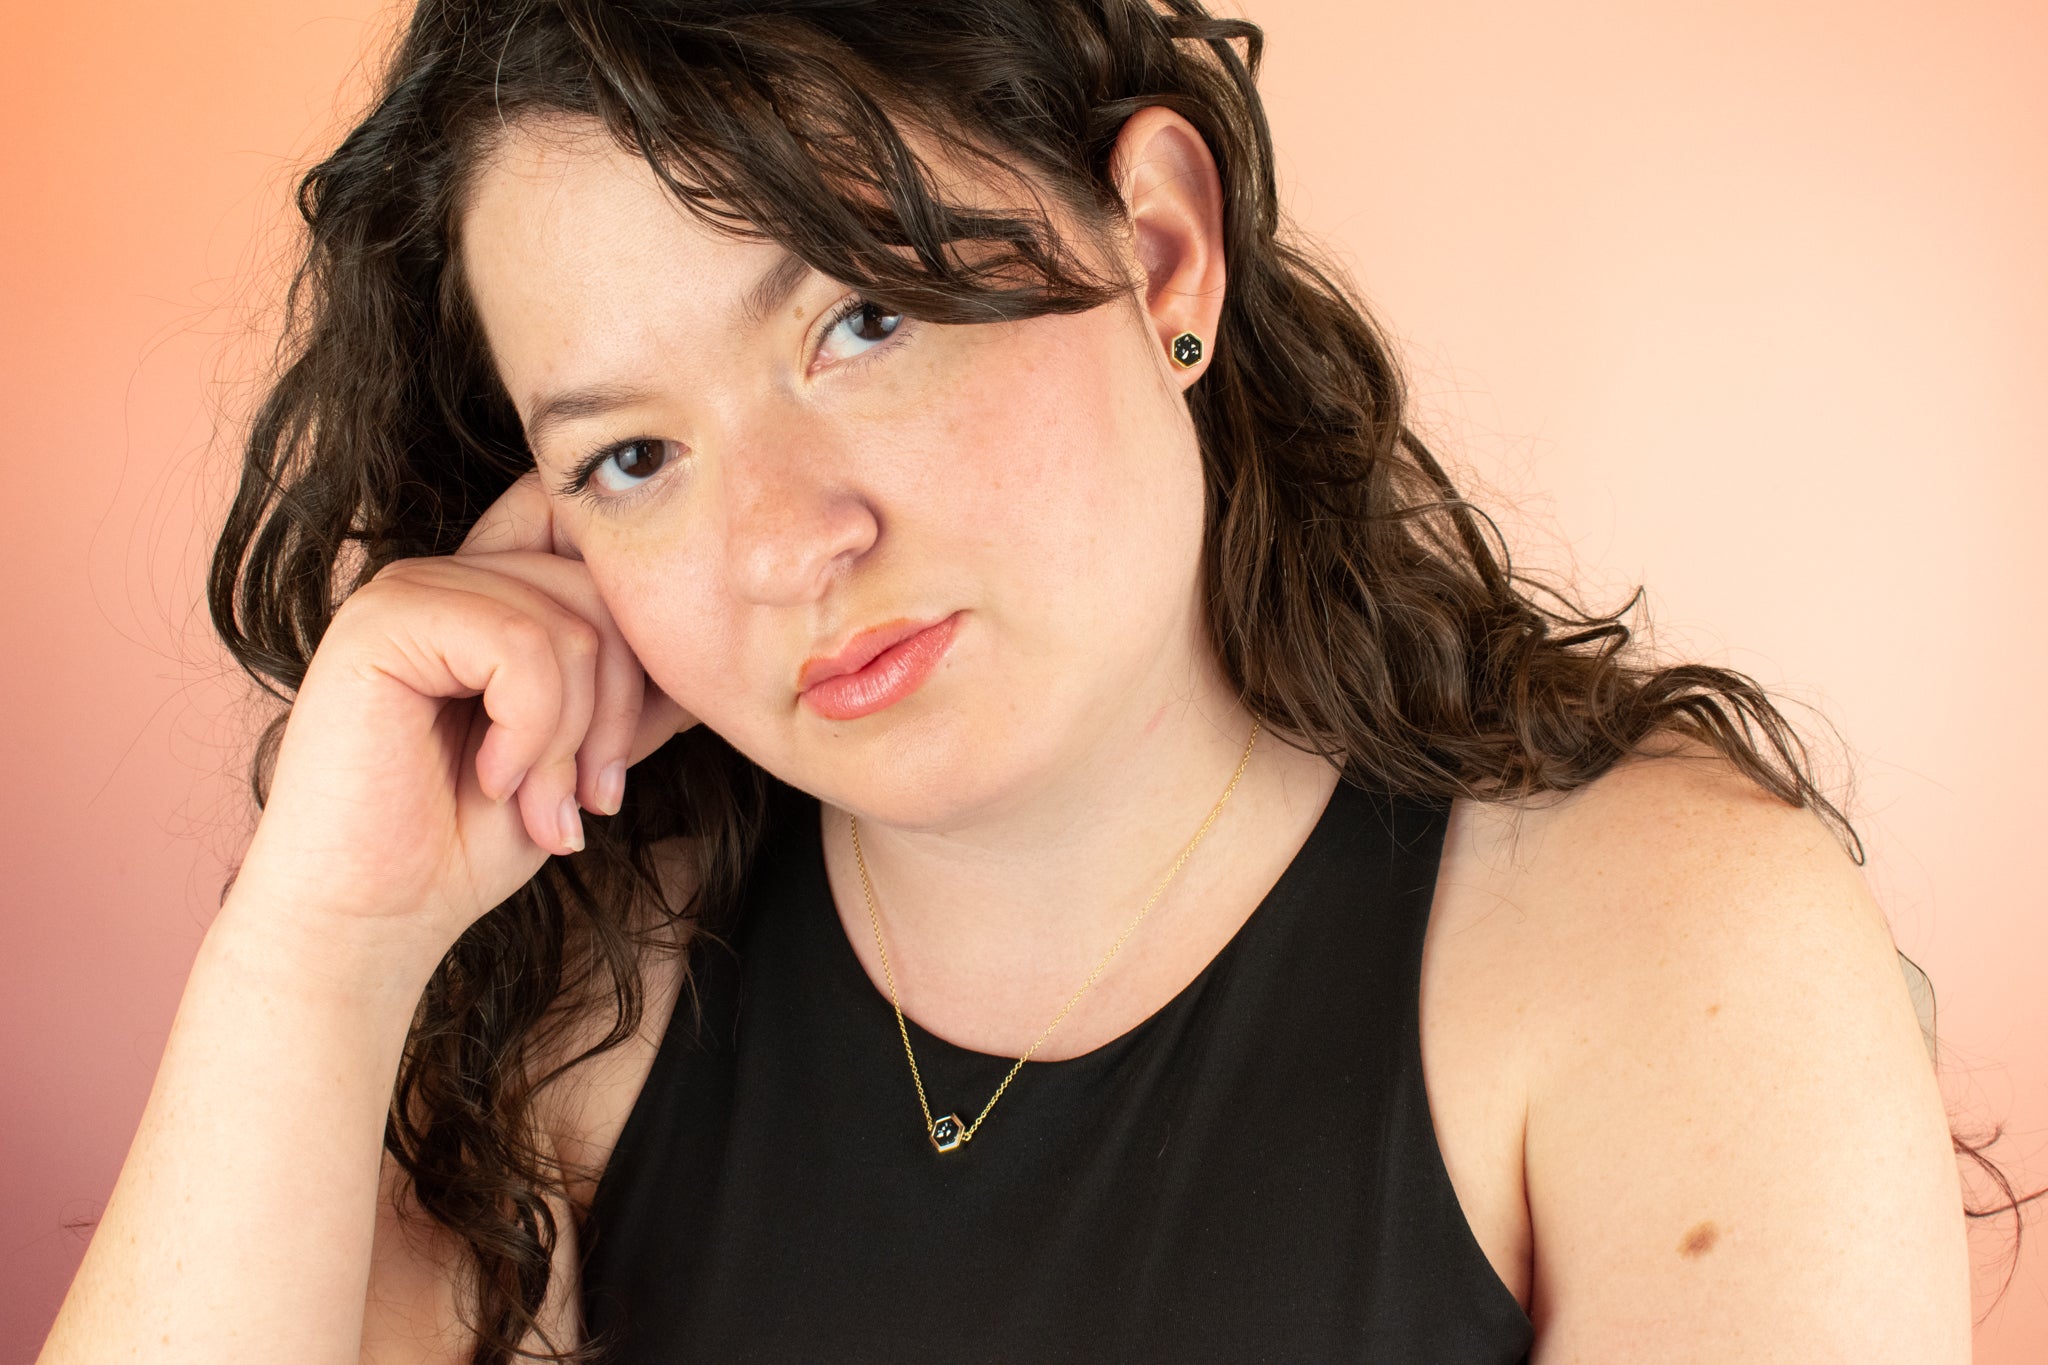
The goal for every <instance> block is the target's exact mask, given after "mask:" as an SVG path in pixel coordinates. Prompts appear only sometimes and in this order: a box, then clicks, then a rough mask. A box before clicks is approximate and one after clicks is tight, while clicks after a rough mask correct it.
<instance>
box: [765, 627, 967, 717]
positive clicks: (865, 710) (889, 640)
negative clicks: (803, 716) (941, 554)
mask: <svg viewBox="0 0 2048 1365" xmlns="http://www.w3.org/2000/svg"><path fill="white" fill-rule="evenodd" d="M959 620H960V613H959V612H957V611H956V612H954V613H953V614H952V615H951V616H948V617H946V618H945V619H944V620H942V621H935V622H933V623H932V624H930V625H926V626H920V625H918V623H916V622H915V621H891V622H889V623H888V624H887V625H882V626H876V627H875V628H874V629H872V630H864V631H862V632H861V633H860V634H858V635H856V636H854V637H853V639H851V640H849V641H848V642H847V644H846V647H845V648H844V649H842V650H840V651H839V652H838V653H837V654H834V655H831V656H829V657H827V658H818V659H809V660H806V661H805V663H804V666H803V668H802V670H801V671H800V672H799V673H798V675H797V676H798V684H799V686H800V687H801V688H802V694H801V695H802V699H803V701H804V703H805V704H806V705H807V706H809V707H810V708H811V710H813V711H815V712H817V713H818V714H819V715H821V716H823V717H824V718H825V719H826V720H857V719H859V718H860V717H862V716H867V715H872V714H874V713H875V712H877V711H879V710H881V709H882V708H883V707H885V706H893V705H895V704H896V703H897V702H899V701H901V700H903V699H904V698H905V697H907V696H909V695H910V694H911V693H912V692H915V691H916V690H917V689H918V687H919V686H920V685H921V684H922V683H923V682H924V680H925V678H926V677H928V676H930V674H931V671H932V669H934V668H936V667H937V666H938V662H939V659H940V658H941V657H942V656H944V654H945V652H946V649H947V647H948V646H949V645H951V644H952V643H953V628H954V627H955V626H956V625H957V624H958V623H959Z"/></svg>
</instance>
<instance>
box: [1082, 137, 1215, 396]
mask: <svg viewBox="0 0 2048 1365" xmlns="http://www.w3.org/2000/svg"><path fill="white" fill-rule="evenodd" d="M1110 174H1111V176H1112V177H1114V179H1115V182H1116V186H1117V189H1118V191H1119V192H1120V193H1121V194H1122V195H1123V200H1124V206H1125V210H1126V212H1127V213H1128V214H1129V216H1130V221H1131V227H1132V230H1133V233H1134V241H1133V243H1132V245H1133V246H1134V247H1135V249H1136V251H1137V256H1138V266H1139V268H1140V270H1141V272H1142V274H1143V277H1144V280H1145V313H1146V316H1147V318H1148V320H1149V321H1150V324H1151V327H1152V330H1153V332H1154V333H1155V334H1156V338H1157V341H1158V346H1159V362H1160V364H1161V365H1162V366H1163V367H1164V368H1165V369H1166V370H1167V372H1168V373H1170V374H1171V375H1172V376H1173V378H1174V380H1175V382H1176V383H1177V385H1178V386H1179V387H1181V388H1183V389H1185V388H1186V387H1187V386H1188V385H1190V384H1192V383H1194V382H1195V380H1196V379H1198V378H1200V377H1201V374H1202V371H1204V370H1205V369H1207V368H1208V365H1209V356H1210V354H1211V353H1212V352H1213V351H1214V350H1215V347H1216V322H1217V319H1218V318H1219V317H1221V316H1222V314H1223V283H1224V267H1223V185H1222V182H1221V181H1220V180H1219V179H1218V177H1217V175H1216V159H1215V158H1214V157H1213V156H1211V155H1210V154H1209V144H1208V143H1206V142H1204V141H1203V140H1202V135H1201V134H1200V133H1198V132H1196V131H1195V126H1194V125H1193V124H1191V123H1189V122H1188V121H1187V120H1186V119H1184V118H1182V117H1181V116H1180V115H1179V114H1176V113H1174V112H1173V111H1172V110H1171V109H1165V108H1161V107H1159V106H1157V105H1154V106H1151V107H1149V108H1145V109H1140V110H1139V111H1138V112H1137V113H1135V114H1133V115H1131V117H1130V118H1129V119H1127V120H1125V122H1124V126H1123V130H1122V131H1121V132H1119V133H1118V134H1117V139H1116V146H1115V148H1114V149H1113V150H1112V151H1111V153H1110ZM1182 332H1193V333H1194V334H1195V335H1196V336H1197V337H1199V338H1201V342H1202V358H1201V359H1200V360H1198V361H1196V362H1195V363H1194V364H1193V365H1192V366H1190V367H1186V368H1183V367H1182V366H1180V365H1177V364H1174V363H1172V362H1171V360H1170V359H1169V357H1170V355H1171V353H1172V351H1171V348H1172V346H1173V340H1174V338H1175V337H1177V336H1179V335H1180V334H1181V333H1182Z"/></svg>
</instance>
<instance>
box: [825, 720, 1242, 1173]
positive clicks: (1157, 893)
mask: <svg viewBox="0 0 2048 1365" xmlns="http://www.w3.org/2000/svg"><path fill="white" fill-rule="evenodd" d="M1258 742H1259V723H1258V722H1257V721H1256V720H1255V721H1253V722H1252V737H1251V738H1250V739H1248V740H1246V741H1245V744H1244V756H1243V757H1241V758H1239V759H1238V760H1237V771H1236V772H1235V773H1233V774H1231V777H1230V785H1229V786H1227V787H1225V788H1224V789H1223V795H1222V796H1220V797H1218V798H1216V804H1215V805H1214V806H1212V807H1210V809H1209V818H1208V819H1206V820H1204V821H1202V827H1201V828H1200V829H1198V830H1196V831H1195V837H1194V838H1192V839H1190V840H1189V841H1188V846H1187V847H1186V848H1184V849H1182V850H1181V851H1180V857H1178V858H1176V859H1174V863H1173V866H1172V867H1170V868H1168V869H1167V870H1166V875H1165V876H1164V877H1162V878H1160V880H1159V885H1158V886H1157V887H1156V888H1154V889H1153V892H1152V897H1151V899H1150V900H1148V901H1146V902H1145V906H1144V909H1142V910H1140V911H1138V915H1137V918H1136V919H1133V920H1132V921H1131V922H1130V925H1129V927H1128V928H1126V929H1125V930H1124V931H1123V932H1122V933H1121V934H1118V935H1117V939H1116V942H1114V943H1112V944H1110V945H1109V951H1108V952H1106V953H1104V954H1103V955H1102V961H1100V962H1098V963H1096V964H1095V970H1094V971H1092V972H1090V973H1088V979H1087V980H1086V981H1084V982H1082V983H1081V989H1080V990H1078V991H1075V992H1074V994H1073V997H1072V998H1071V999H1069V1000H1068V1001H1067V1003H1066V1004H1065V1005H1063V1006H1061V1007H1060V1012H1059V1013H1058V1014H1055V1015H1054V1016H1053V1018H1052V1022H1051V1023H1050V1024H1047V1025H1046V1026H1045V1032H1043V1033H1041V1034H1039V1035H1038V1042H1036V1043H1033V1044H1032V1045H1031V1046H1030V1047H1029V1048H1028V1049H1026V1050H1025V1053H1024V1055H1023V1056H1022V1057H1019V1058H1018V1059H1017V1064H1016V1065H1015V1066H1013V1067H1011V1068H1010V1074H1009V1075H1007V1076H1005V1077H1003V1083H1002V1084H1001V1085H999V1086H997V1087H996V1093H995V1094H993V1095H991V1096H989V1098H988V1103H987V1104H985V1105H983V1106H982V1107H981V1112H980V1113H979V1114H977V1115H975V1118H974V1122H972V1123H970V1124H967V1125H966V1126H965V1127H962V1126H961V1123H960V1116H959V1115H958V1114H945V1115H941V1116H940V1117H939V1118H936V1119H935V1118H933V1117H932V1106H931V1101H929V1100H927V1099H926V1098H925V1094H924V1077H923V1076H922V1075H921V1074H919V1072H918V1069H917V1053H915V1052H914V1051H912V1050H911V1047H910V1026H909V1025H908V1024H905V1023H904V1022H903V1007H902V1006H901V1005H899V1004H897V1002H896V974H895V973H894V972H892V971H890V970H889V950H888V949H887V948H885V947H883V946H882V922H881V920H880V919H879V918H877V917H876V915H875V887H874V883H873V882H871V881H869V880H868V862H867V859H866V858H864V857H863V856H861V851H860V820H859V819H858V818H857V817H856V816H855V815H854V814H853V813H852V812H851V811H849V812H848V813H847V816H846V822H847V829H848V830H849V831H850V832H851V833H852V835H853V861H854V864H855V866H857V867H859V868H860V889H861V894H862V895H863V896H865V897H866V898H867V903H868V924H869V926H870V927H871V928H873V930H874V931H875V951H876V952H877V953H879V954H881V958H882V977H883V979H884V980H886V981H887V982H888V983H889V1007H890V1008H891V1009H893V1010H895V1011H896V1031H897V1032H898V1033H900V1034H902V1035H903V1055H904V1056H905V1057H908V1058H909V1059H910V1080H911V1084H913V1085H915V1086H916V1087H917V1107H918V1108H919V1109H922V1110H923V1111H924V1128H925V1135H926V1136H927V1137H929V1138H930V1139H931V1140H932V1146H934V1147H936V1148H938V1149H939V1150H940V1151H942V1152H950V1151H952V1150H953V1149H954V1148H956V1147H958V1146H960V1145H961V1144H962V1143H964V1142H967V1141H969V1140H970V1139H972V1138H973V1136H974V1134H975V1132H976V1131H977V1130H978V1129H979V1128H980V1127H981V1122H982V1120H983V1119H985V1118H987V1117H988V1111H989V1110H991V1109H993V1108H995V1107H996V1101H997V1100H999V1099H1001V1098H1002V1097H1003V1092H1004V1091H1005V1090H1008V1089H1009V1088H1010V1082H1011V1081H1014V1080H1016V1079H1017V1073H1018V1072H1020V1071H1022V1070H1023V1069H1024V1063H1026V1062H1028V1061H1030V1060H1031V1054H1032V1053H1034V1052H1036V1051H1038V1049H1039V1047H1040V1045H1041V1044H1043V1043H1044V1042H1045V1040H1046V1039H1047V1038H1050V1037H1051V1036H1052V1031H1053V1030H1054V1029H1056V1028H1058V1027H1059V1026H1060V1021H1061V1020H1062V1019H1065V1018H1066V1017H1067V1012H1068V1011H1069V1010H1071V1009H1073V1008H1074V1006H1075V1005H1076V1004H1077V1003H1078V1002H1079V1001H1080V999H1081V997H1082V996H1084V995H1086V994H1087V993H1088V988H1089V987H1090V986H1093V985H1094V984H1095V981H1096V978H1097V977H1099V976H1101V975H1102V973H1103V971H1104V969H1106V968H1107V967H1108V966H1109V963H1110V959H1111V958H1113V957H1115V956H1116V953H1117V949H1119V948H1121V947H1123V946H1124V940H1125V939H1127V938H1129V937H1130V936H1131V935H1132V933H1133V932H1135V931H1136V930H1137V927H1138V926H1139V925H1140V924H1142V923H1144V920H1145V916H1146V915H1148V914H1150V913H1151V912H1152V907H1153V906H1154V905H1157V904H1158V903H1159V898H1160V897H1161V896H1162V895H1164V894H1165V893H1166V887H1167V884H1168V883H1169V882H1171V881H1172V880H1173V879H1174V876H1175V874H1177V873H1178V872H1179V871H1180V870H1181V868H1182V867H1183V866H1185V865H1186V863H1187V860H1188V859H1189V858H1190V857H1192V856H1193V855H1194V852H1195V848H1196V846H1197V845H1199V844H1200V843H1201V842H1202V840H1203V838H1204V837H1206V836H1207V835H1208V833H1209V826H1211V825H1213V824H1215V823H1216V817H1217V816H1218V815H1220V814H1222V812H1223V804H1224V802H1226V801H1228V800H1230V794H1231V793H1232V792H1234V791H1236V790H1237V783H1238V779H1239V778H1241V777H1243V776H1244V770H1245V765H1246V764H1248V763H1250V762H1251V761H1252V746H1253V745H1254V744H1257V743H1258Z"/></svg>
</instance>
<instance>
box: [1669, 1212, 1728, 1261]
mask: <svg viewBox="0 0 2048 1365" xmlns="http://www.w3.org/2000/svg"><path fill="white" fill-rule="evenodd" d="M1720 1240H1721V1229H1719V1228H1717V1227H1715V1226H1714V1225H1713V1223H1712V1222H1711V1221H1709V1222H1704V1223H1695V1224H1693V1225H1692V1228H1691V1229H1690V1230H1689V1231H1687V1233H1686V1234H1685V1236H1684V1237H1682V1238H1681V1239H1679V1243H1678V1254H1679V1255H1681V1256H1684V1257H1687V1258H1688V1259H1690V1258H1693V1257H1698V1256H1704V1255H1706V1254H1707V1253H1708V1252H1710V1251H1712V1250H1713V1249H1714V1243H1716V1242H1718V1241H1720Z"/></svg>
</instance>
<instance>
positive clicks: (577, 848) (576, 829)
mask: <svg viewBox="0 0 2048 1365" xmlns="http://www.w3.org/2000/svg"><path fill="white" fill-rule="evenodd" d="M559 823H560V825H561V833H562V847H564V848H566V849H568V850H569V851H570V852H571V853H581V852H582V851H583V817H582V816H581V815H579V814H577V813H576V798H575V797H573V796H565V797H563V798H562V814H561V816H560V817H559Z"/></svg>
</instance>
